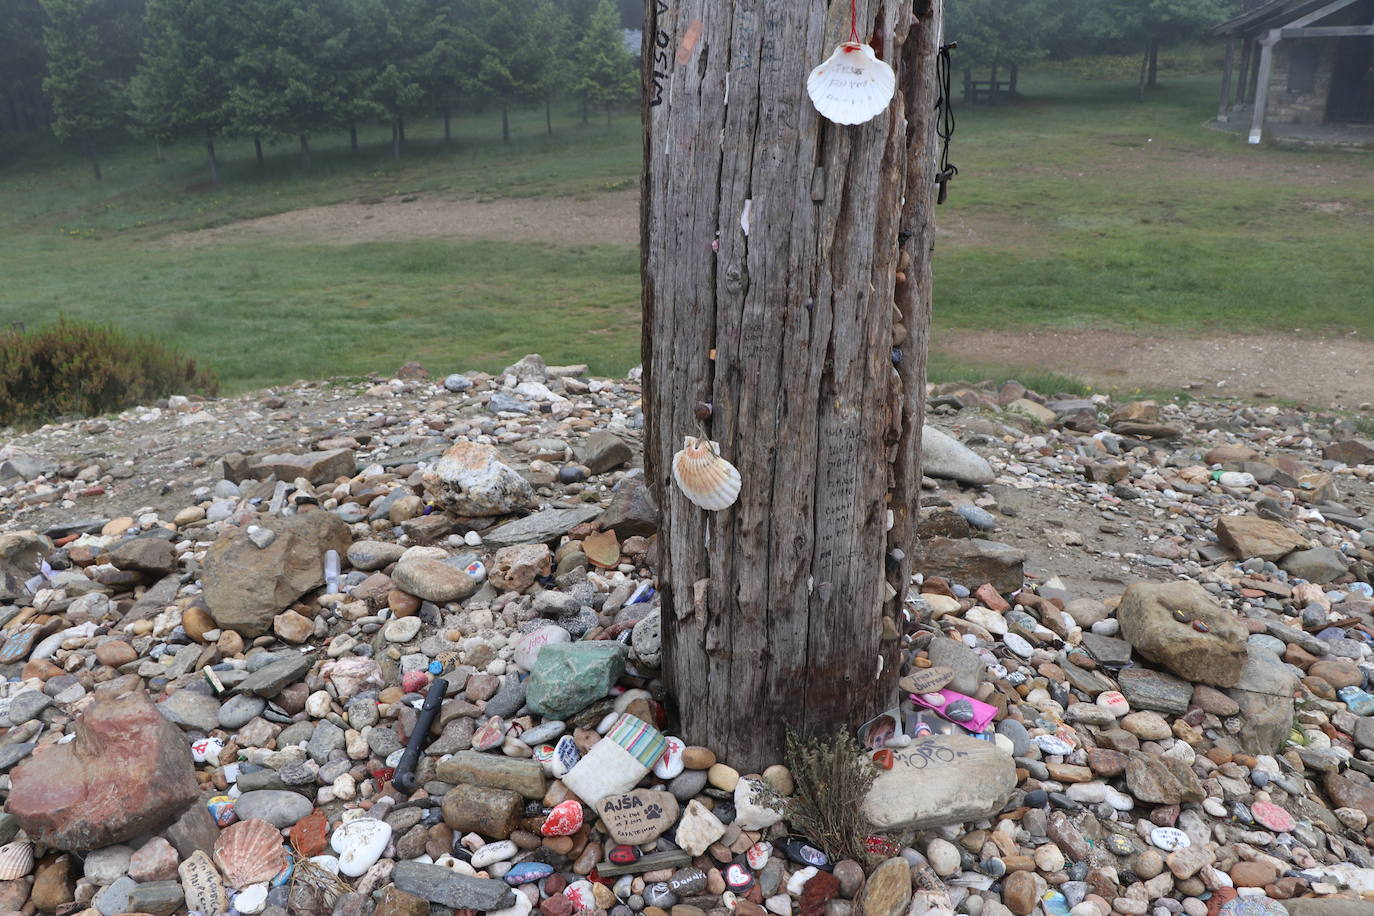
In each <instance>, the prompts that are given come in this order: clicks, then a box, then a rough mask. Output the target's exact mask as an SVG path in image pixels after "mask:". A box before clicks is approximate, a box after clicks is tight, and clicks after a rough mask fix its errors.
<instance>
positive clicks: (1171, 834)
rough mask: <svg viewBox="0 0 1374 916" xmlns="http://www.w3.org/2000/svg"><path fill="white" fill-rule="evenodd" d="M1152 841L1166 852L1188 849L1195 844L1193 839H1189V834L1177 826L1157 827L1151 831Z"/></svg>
mask: <svg viewBox="0 0 1374 916" xmlns="http://www.w3.org/2000/svg"><path fill="white" fill-rule="evenodd" d="M1150 842H1151V843H1152V844H1153V845H1155V846H1156V847H1158V848H1160V849H1163V850H1164V851H1165V852H1173V851H1174V850H1176V849H1187V848H1188V847H1189V846H1191V845H1192V844H1193V841H1192V840H1190V839H1188V834H1186V833H1184V832H1183V831H1182V830H1179V829H1178V828H1177V827H1156V828H1155V829H1153V830H1151V831H1150Z"/></svg>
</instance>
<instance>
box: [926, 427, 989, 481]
mask: <svg viewBox="0 0 1374 916" xmlns="http://www.w3.org/2000/svg"><path fill="white" fill-rule="evenodd" d="M921 473H922V474H925V475H926V476H927V477H941V478H944V479H946V480H957V481H959V482H960V483H968V484H974V485H975V486H986V485H987V484H990V483H992V480H993V473H992V467H991V466H990V465H989V464H988V463H987V461H985V460H984V459H983V457H982V456H981V455H979V454H978V453H977V452H975V451H974V450H973V449H971V448H969V447H968V446H967V445H964V444H963V443H962V442H960V441H959V440H958V439H955V438H954V437H953V436H951V435H949V434H947V433H944V432H941V431H940V430H938V429H936V428H935V427H933V426H923V427H921Z"/></svg>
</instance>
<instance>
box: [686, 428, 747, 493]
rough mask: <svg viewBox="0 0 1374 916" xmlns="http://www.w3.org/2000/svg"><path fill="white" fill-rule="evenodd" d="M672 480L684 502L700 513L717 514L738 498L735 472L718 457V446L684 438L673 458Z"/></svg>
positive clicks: (733, 467) (710, 442) (737, 476)
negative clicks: (680, 447) (689, 502)
mask: <svg viewBox="0 0 1374 916" xmlns="http://www.w3.org/2000/svg"><path fill="white" fill-rule="evenodd" d="M673 480H675V481H677V485H678V487H679V489H681V490H682V492H683V493H684V494H686V496H687V498H688V499H690V500H691V501H692V502H694V503H696V504H697V505H698V506H700V507H701V508H703V509H708V510H710V511H712V512H719V511H720V510H721V509H728V508H729V507H730V506H732V505H734V502H735V500H736V499H738V498H739V487H740V477H739V471H738V470H737V469H736V468H735V466H734V465H733V464H731V463H730V462H728V461H726V460H725V459H724V458H722V457H720V444H719V443H716V442H712V441H710V440H709V439H698V438H696V437H695V436H687V437H686V438H685V439H684V440H683V446H682V451H680V452H678V453H677V454H676V455H674V456H673Z"/></svg>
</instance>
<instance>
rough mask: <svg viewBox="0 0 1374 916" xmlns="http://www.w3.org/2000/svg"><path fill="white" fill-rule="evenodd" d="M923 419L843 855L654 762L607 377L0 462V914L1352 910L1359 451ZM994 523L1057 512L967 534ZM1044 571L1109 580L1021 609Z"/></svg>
mask: <svg viewBox="0 0 1374 916" xmlns="http://www.w3.org/2000/svg"><path fill="white" fill-rule="evenodd" d="M930 404H931V408H932V417H933V420H934V422H935V423H936V424H937V425H938V426H940V427H943V428H944V429H945V430H946V432H948V433H950V434H949V435H946V434H945V433H942V432H940V431H939V430H935V429H934V428H932V429H931V431H929V432H928V435H927V441H926V445H925V450H924V451H925V456H924V457H925V468H926V472H927V474H928V475H930V476H929V479H927V481H926V482H925V484H926V487H927V489H928V491H929V493H928V497H927V499H926V501H925V506H924V508H923V517H922V524H921V542H920V544H919V545H915V549H916V551H917V556H918V559H919V562H918V564H917V565H918V569H919V570H920V572H921V574H920V575H919V576H918V577H917V578H916V580H915V581H914V582H913V586H912V590H911V593H910V596H909V601H908V609H909V618H908V620H907V622H906V627H905V630H904V632H901V633H899V634H895V638H897V639H900V640H901V645H902V650H903V670H902V672H901V674H902V675H903V677H902V681H901V685H902V687H903V690H902V694H901V698H900V700H898V698H896V697H894V709H892V710H872V711H870V713H871V715H872V716H873V717H874V718H873V720H872V721H871V722H869V723H859V722H856V723H854V725H855V729H856V739H857V740H858V741H860V742H862V744H863V745H864V746H865V750H864V751H863V752H862V753H863V757H862V758H861V759H860V760H859V764H860V765H859V766H857V767H851V768H850V769H851V771H853V772H858V773H861V774H863V776H864V779H865V780H866V781H867V780H871V786H870V787H868V788H867V789H866V790H865V792H864V794H863V799H862V803H861V805H856V806H854V807H855V808H856V809H861V812H860V814H858V815H854V816H855V818H856V821H861V822H862V823H863V824H864V826H863V828H862V832H863V834H864V835H863V836H861V837H851V838H850V839H851V840H853V841H854V842H852V843H850V844H849V848H850V849H851V850H858V851H859V852H856V853H854V858H840V857H838V856H835V857H832V856H829V855H827V854H826V850H825V849H824V848H821V847H823V846H824V845H825V843H824V841H823V840H822V839H821V838H819V837H815V836H806V835H803V834H802V833H800V832H799V831H798V828H797V825H796V824H794V823H793V822H792V819H793V818H794V817H795V818H798V819H799V818H800V815H799V814H798V812H800V811H801V810H802V809H803V806H810V810H815V809H816V808H820V809H824V801H825V799H823V798H821V799H818V798H817V797H816V792H815V790H814V789H813V788H812V787H811V783H810V782H808V781H807V780H806V779H805V778H803V774H802V772H801V770H800V769H798V770H797V772H795V773H794V772H792V771H790V770H789V769H788V767H787V766H786V765H785V764H788V763H792V762H793V761H783V760H779V761H777V763H776V764H775V765H773V766H771V767H769V768H767V769H766V770H764V772H762V773H744V774H741V773H740V772H739V771H737V770H736V769H734V768H732V767H731V766H730V761H728V760H720V759H718V758H717V754H716V753H715V752H714V750H713V749H711V748H706V747H693V746H686V745H685V744H684V742H683V741H681V740H680V739H679V738H678V737H676V736H675V735H674V723H673V721H672V719H671V717H670V715H669V712H668V710H669V709H670V708H671V702H665V701H667V699H668V698H665V697H664V696H663V695H662V687H661V683H660V681H659V679H658V667H659V665H660V664H661V646H660V620H659V605H658V598H657V595H656V592H655V591H654V578H653V568H654V560H655V544H656V541H655V532H656V531H657V524H658V518H657V512H656V509H655V506H654V505H653V502H652V501H651V500H650V498H649V496H648V494H647V493H646V490H645V487H644V483H643V474H642V472H641V471H639V470H637V469H636V466H637V465H639V463H640V460H639V435H640V427H641V426H642V417H641V415H640V411H639V386H638V382H637V379H636V377H634V376H633V375H632V377H631V378H629V379H624V380H601V379H589V378H587V377H586V373H585V369H583V368H581V367H562V368H558V367H546V366H545V365H544V364H543V361H542V360H540V359H539V358H538V357H526V358H525V359H523V360H521V361H520V362H519V363H517V364H515V365H514V366H511V367H510V368H509V369H508V370H506V372H505V373H503V374H502V375H499V376H495V377H488V376H484V375H481V374H478V373H467V374H464V375H453V376H449V377H447V378H445V379H443V380H442V382H441V383H435V382H431V381H430V380H429V379H428V378H427V376H426V375H425V374H424V373H423V371H422V370H419V369H418V368H416V367H406V368H405V369H404V370H403V371H402V372H401V373H398V377H397V378H394V379H390V380H387V381H384V382H381V383H379V384H376V385H374V386H373V387H370V388H367V389H365V390H361V391H353V390H348V389H345V388H334V387H322V386H318V385H299V386H293V387H291V388H288V389H282V390H278V391H275V392H273V393H270V394H269V395H267V396H265V397H263V396H259V397H256V398H252V399H240V400H226V401H218V402H211V403H200V402H192V401H187V400H185V399H181V398H177V399H173V400H172V401H171V402H168V403H166V404H163V405H159V406H158V407H155V408H146V409H139V410H134V411H130V412H128V413H126V414H123V415H121V416H119V417H115V418H110V419H106V420H94V421H80V422H72V423H65V424H55V425H52V426H49V427H45V428H43V429H41V430H38V431H36V432H34V433H31V434H27V435H24V436H16V437H13V438H12V439H10V440H9V441H8V442H7V443H6V445H5V446H4V448H3V449H0V512H3V513H4V515H3V517H0V531H3V532H4V533H0V635H3V636H4V640H3V643H0V673H3V674H4V675H5V676H6V682H5V683H4V685H3V696H0V729H3V735H2V736H0V774H3V775H0V793H3V794H4V796H5V813H4V814H3V815H0V843H3V844H5V845H3V846H0V912H25V913H32V912H35V911H39V912H45V913H61V914H64V916H66V914H72V913H82V914H85V916H94V914H96V913H99V914H103V916H114V914H118V913H126V912H132V913H149V914H155V916H167V914H171V913H174V912H183V911H187V910H190V911H193V912H198V913H203V914H207V916H212V914H213V916H218V914H221V913H228V912H237V913H240V914H258V913H268V914H272V916H281V914H282V913H283V912H286V911H290V912H298V913H309V914H323V913H331V912H333V913H343V914H350V916H352V914H365V913H372V912H376V913H381V914H385V916H414V914H422V913H425V912H434V913H446V912H449V911H472V912H494V913H502V914H508V916H523V914H526V913H530V912H531V911H532V910H534V909H536V908H537V909H538V910H539V911H540V913H542V914H546V916H571V914H572V913H574V912H579V911H586V912H602V913H611V914H615V916H628V914H630V913H638V912H643V913H648V914H652V916H663V914H665V913H671V914H672V916H703V914H705V913H712V914H713V916H719V914H723V913H727V912H730V911H733V912H735V913H739V914H743V916H759V914H763V913H765V912H768V913H773V914H777V916H791V914H792V913H794V912H796V913H801V914H806V916H822V914H824V916H858V914H872V916H902V914H911V916H922V914H927V913H930V914H950V913H967V914H970V916H1004V914H1006V913H1008V912H1010V913H1014V914H1017V916H1029V914H1033V913H1043V914H1047V916H1064V914H1066V913H1072V914H1073V916H1108V914H1132V916H1141V914H1150V916H1176V914H1179V913H1187V914H1189V916H1204V914H1213V916H1215V914H1226V916H1356V914H1363V916H1367V914H1370V913H1374V867H1371V866H1374V857H1372V856H1371V853H1370V849H1369V847H1370V845H1371V843H1374V827H1371V826H1370V824H1369V821H1370V818H1371V816H1374V781H1372V780H1371V777H1372V776H1374V696H1371V695H1370V694H1369V693H1368V692H1366V691H1367V690H1368V689H1369V688H1370V687H1371V686H1374V685H1371V683H1370V679H1371V673H1372V672H1374V660H1371V657H1370V656H1371V651H1370V650H1371V641H1372V640H1374V617H1372V616H1371V608H1372V607H1374V588H1371V587H1370V585H1369V580H1370V574H1371V571H1374V554H1372V553H1371V552H1370V549H1369V547H1370V545H1371V544H1374V525H1372V524H1371V523H1370V522H1368V521H1366V520H1365V518H1364V516H1363V514H1362V509H1361V505H1360V501H1361V500H1362V499H1365V498H1366V497H1367V495H1368V493H1369V478H1370V475H1371V474H1374V445H1372V444H1370V443H1367V442H1365V441H1363V440H1360V439H1359V438H1357V437H1356V436H1354V435H1353V431H1352V430H1351V429H1350V428H1349V426H1348V424H1347V423H1346V421H1341V420H1339V419H1335V420H1331V421H1330V422H1323V423H1322V424H1321V425H1320V426H1315V425H1314V424H1313V423H1312V422H1311V420H1310V418H1309V417H1307V416H1304V415H1302V414H1299V413H1297V412H1295V411H1286V410H1282V409H1279V408H1254V407H1246V406H1243V405H1235V404H1200V403H1191V404H1186V405H1181V406H1180V405H1166V406H1164V407H1159V406H1156V405H1154V404H1151V403H1148V402H1137V403H1131V404H1124V405H1114V404H1111V403H1109V402H1108V400H1107V399H1106V398H1103V397H1096V398H1092V399H1088V400H1053V399H1046V398H1044V397H1041V396H1039V395H1037V394H1035V393H1034V392H1029V391H1026V390H1025V389H1023V388H1020V387H1019V386H1016V385H1014V384H1008V385H1007V386H1003V387H1002V388H1001V389H993V388H990V387H970V386H948V387H946V388H943V389H939V390H937V391H934V392H932V394H931V400H930ZM970 446H972V448H971V447H970ZM746 485H748V482H747V481H746ZM1026 493H1029V494H1031V495H1032V496H1034V497H1035V498H1036V499H1042V500H1049V501H1053V502H1054V504H1055V505H1057V506H1059V507H1060V508H1061V509H1065V510H1067V511H1068V512H1070V513H1071V514H1072V517H1073V518H1074V521H1075V523H1074V524H1073V525H1072V526H1064V525H1055V526H1048V527H1046V528H1045V530H1044V532H1043V537H1041V538H1039V539H1038V540H1036V541H1034V542H1028V541H1026V540H1024V539H1023V540H1022V541H1021V542H1020V543H1018V544H1014V545H1013V544H1008V543H1005V542H1003V541H1005V538H1004V537H1003V536H1004V535H1005V534H1006V533H1007V531H1008V529H1009V528H1010V527H1011V526H1013V525H1014V524H1015V523H1016V522H1017V521H1018V518H1017V516H1018V515H1019V514H1020V513H1021V511H1022V510H1020V509H1017V508H1015V507H1016V506H1017V505H1021V504H1020V503H1018V502H1017V500H1016V499H1015V497H1017V496H1018V495H1025V494H1026ZM1094 526H1095V530H1094ZM1099 536H1100V537H1112V538H1116V539H1117V541H1118V542H1120V540H1121V539H1122V538H1130V539H1133V540H1134V542H1135V543H1136V545H1137V547H1136V549H1133V550H1119V549H1103V548H1101V547H1100V546H1099V545H1098V541H1099ZM1066 548H1071V549H1074V550H1078V551H1079V552H1080V553H1081V554H1082V556H1080V557H1079V558H1078V560H1077V561H1076V562H1078V563H1079V564H1080V565H1081V563H1082V561H1083V557H1086V558H1087V559H1088V561H1089V562H1090V563H1091V564H1093V565H1094V566H1095V567H1100V571H1101V573H1100V581H1104V582H1113V581H1114V582H1116V583H1118V584H1117V586H1116V587H1114V588H1110V589H1108V591H1107V592H1103V591H1097V592H1095V593H1094V594H1092V595H1089V594H1086V590H1083V592H1081V593H1080V592H1076V591H1075V590H1074V589H1072V588H1070V587H1069V586H1068V585H1066V584H1065V582H1064V581H1062V580H1060V579H1059V578H1057V577H1055V576H1054V575H1052V574H1051V575H1028V573H1027V565H1028V564H1029V565H1034V566H1036V568H1040V564H1041V559H1040V558H1041V555H1049V556H1060V555H1061V554H1058V553H1056V551H1062V550H1064V549H1066ZM1073 581H1078V580H1076V579H1075V580H1073ZM1108 592H1109V593H1108ZM427 700H428V702H426V701H427ZM677 701H678V702H683V701H685V702H690V698H677ZM860 726H862V727H860ZM417 732H421V734H420V735H419V736H417V735H416V733H417ZM408 745H413V747H414V748H415V749H416V750H417V751H418V754H416V753H409V754H408V753H407V746H408ZM821 794H824V793H821ZM850 813H851V814H853V812H850ZM859 853H862V855H860V854H859Z"/></svg>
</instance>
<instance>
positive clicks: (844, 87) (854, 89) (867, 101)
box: [806, 41, 897, 124]
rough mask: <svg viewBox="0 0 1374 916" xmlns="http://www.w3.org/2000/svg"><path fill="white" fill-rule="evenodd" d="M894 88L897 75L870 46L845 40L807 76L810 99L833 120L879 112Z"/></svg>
mask: <svg viewBox="0 0 1374 916" xmlns="http://www.w3.org/2000/svg"><path fill="white" fill-rule="evenodd" d="M896 91H897V76H896V74H894V73H893V72H892V68H891V67H889V66H888V65H887V64H886V63H885V62H883V61H881V60H878V55H877V54H875V53H874V52H873V48H872V47H870V46H869V45H866V44H861V43H859V42H857V41H846V42H845V43H844V44H842V45H840V46H839V47H838V48H836V49H835V53H834V54H831V55H830V57H828V58H827V59H826V61H825V63H823V64H821V65H820V66H819V67H817V68H816V69H814V70H812V71H811V75H810V76H808V77H807V78H806V92H807V94H808V95H810V96H811V102H812V104H814V105H815V106H816V110H817V111H819V112H820V113H821V114H822V115H823V116H824V117H826V118H827V119H829V120H831V121H834V122H835V123H836V124H862V123H864V122H865V121H869V120H872V119H873V118H875V117H877V116H878V115H880V114H882V112H883V110H884V109H885V108H887V106H888V103H889V102H891V101H892V96H893V94H894V93H895V92H896Z"/></svg>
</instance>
